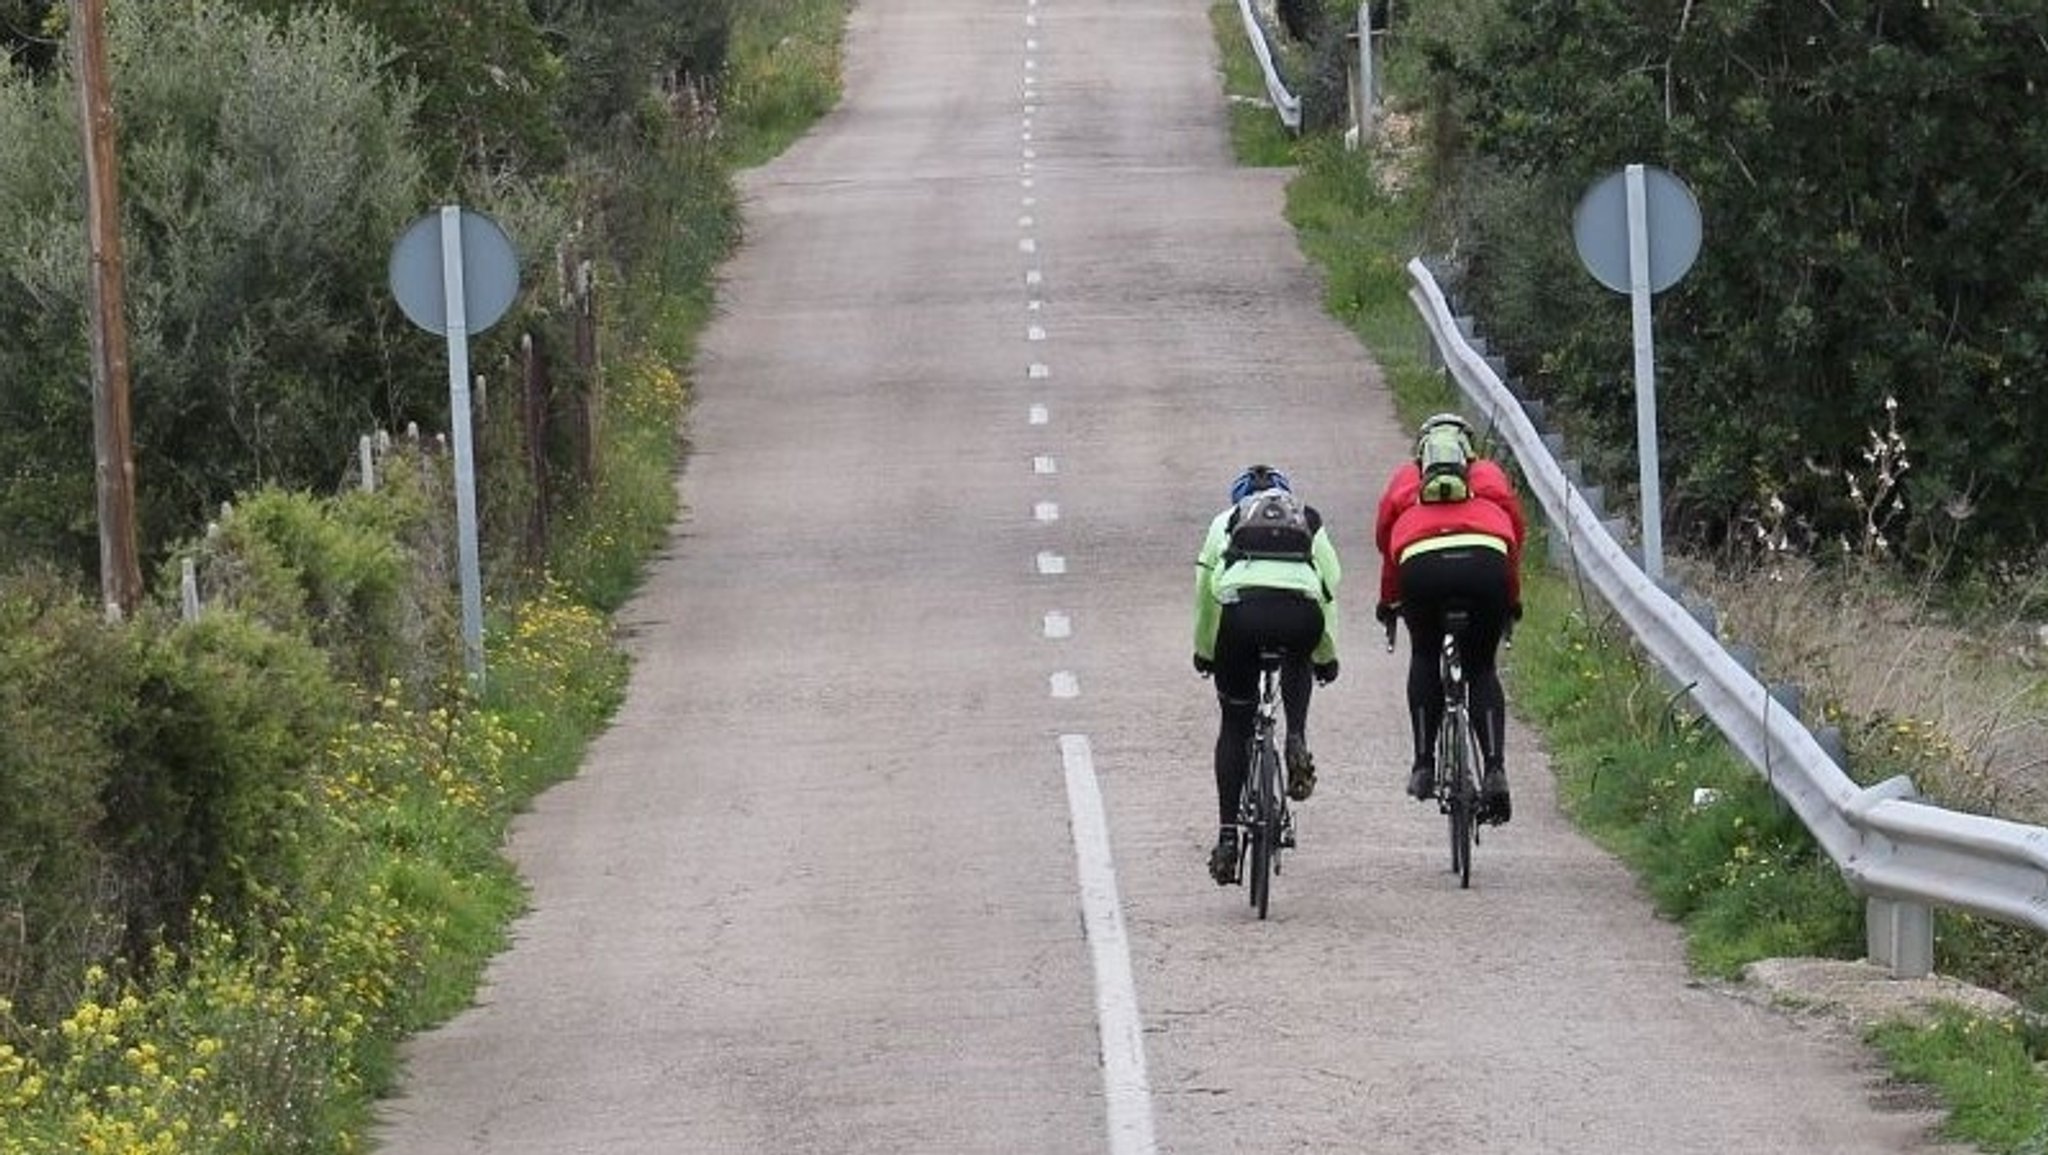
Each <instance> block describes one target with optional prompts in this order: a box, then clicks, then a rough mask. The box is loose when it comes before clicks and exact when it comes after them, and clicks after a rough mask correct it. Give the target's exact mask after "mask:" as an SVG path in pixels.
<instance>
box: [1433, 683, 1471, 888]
mask: <svg viewBox="0 0 2048 1155" xmlns="http://www.w3.org/2000/svg"><path fill="white" fill-rule="evenodd" d="M1438 745H1439V746H1440V747H1441V750H1440V753H1439V756H1438V761H1437V767H1438V771H1439V773H1441V774H1442V775H1443V779H1442V780H1443V783H1444V786H1443V789H1444V814H1445V815H1446V816H1448V818H1449V819H1450V823H1449V825H1450V833H1451V873H1453V874H1455V875H1457V876H1458V886H1459V888H1460V889H1470V888H1471V886H1472V844H1473V842H1474V841H1475V840H1476V839H1477V837H1478V824H1477V819H1478V815H1479V784H1478V782H1477V781H1476V780H1475V778H1474V775H1473V761H1472V747H1471V734H1470V729H1469V723H1468V721H1467V720H1466V717H1465V715H1464V713H1463V712H1462V711H1459V710H1448V711H1445V714H1444V721H1443V731H1442V740H1441V741H1440V742H1439V743H1438Z"/></svg>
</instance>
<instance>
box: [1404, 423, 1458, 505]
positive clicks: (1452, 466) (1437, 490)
mask: <svg viewBox="0 0 2048 1155" xmlns="http://www.w3.org/2000/svg"><path fill="white" fill-rule="evenodd" d="M1465 445H1466V443H1465V434H1464V431H1463V430H1460V429H1459V428H1458V427H1457V426H1455V425H1439V426H1436V427H1434V428H1432V429H1431V430H1430V431H1429V432H1428V433H1426V434H1424V435H1423V437H1422V440H1421V442H1419V443H1418V444H1417V445H1416V447H1415V463H1416V464H1417V465H1418V466H1420V467H1421V468H1422V494H1421V500H1422V501H1424V502H1426V503H1429V504H1435V503H1437V502H1446V501H1463V500H1465V499H1466V498H1468V497H1470V496H1472V486H1471V484H1470V483H1469V482H1468V480H1467V479H1466V471H1467V469H1468V468H1469V466H1470V465H1471V460H1470V458H1468V457H1467V456H1466V453H1465Z"/></svg>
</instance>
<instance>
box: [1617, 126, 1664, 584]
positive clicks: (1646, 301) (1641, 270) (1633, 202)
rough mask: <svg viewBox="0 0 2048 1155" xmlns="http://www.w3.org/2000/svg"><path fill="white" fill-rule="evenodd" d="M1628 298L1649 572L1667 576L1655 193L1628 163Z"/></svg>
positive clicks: (1645, 567) (1639, 171)
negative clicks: (1653, 331) (1654, 277)
mask: <svg viewBox="0 0 2048 1155" xmlns="http://www.w3.org/2000/svg"><path fill="white" fill-rule="evenodd" d="M1627 173H1628V175H1627V177H1626V181H1627V186H1628V299H1629V315H1630V319H1631V322H1632V324H1633V327H1634V330H1635V346H1636V462H1637V469H1638V471H1639V473H1640V476H1641V479H1642V490H1643V514H1642V516H1643V573H1644V574H1646V575H1648V576H1649V578H1650V580H1652V581H1656V580H1659V579H1661V578H1662V577H1663V576H1664V494H1663V488H1662V486H1661V484H1660V483H1659V481H1658V476H1659V472H1660V467H1659V461H1658V455H1657V358H1656V356H1655V353H1654V348H1653V345H1652V342H1651V337H1650V227H1649V217H1650V210H1649V196H1648V194H1647V193H1646V192H1645V191H1644V187H1643V166H1642V165H1639V164H1632V165H1629V166H1628V169H1627Z"/></svg>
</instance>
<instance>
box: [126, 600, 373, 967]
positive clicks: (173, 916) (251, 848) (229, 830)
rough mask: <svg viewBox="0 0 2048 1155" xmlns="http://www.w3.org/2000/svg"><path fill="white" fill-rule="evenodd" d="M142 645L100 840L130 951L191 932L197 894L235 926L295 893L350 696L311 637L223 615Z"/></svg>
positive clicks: (141, 630) (145, 628) (152, 635)
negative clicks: (319, 783)
mask: <svg viewBox="0 0 2048 1155" xmlns="http://www.w3.org/2000/svg"><path fill="white" fill-rule="evenodd" d="M135 632H136V633H137V634H138V635H139V636H140V639H141V641H142V643H143V644H142V648H141V653H140V654H139V658H140V664H139V669H138V671H137V673H138V678H137V684H136V686H135V699H134V703H133V707H132V712H131V713H130V714H129V716H128V717H127V719H126V725H125V726H124V727H123V728H122V730H121V732H119V733H118V734H117V735H116V739H117V741H118V742H119V748H120V749H121V751H122V754H121V757H120V758H119V760H118V761H117V762H116V763H115V765H114V767H113V768H112V770H111V772H110V773H109V775H108V777H107V781H106V786H105V788H104V790H103V792H102V799H103V804H104V808H105V815H104V819H103V822H102V833H101V837H102V838H103V839H104V842H105V851H106V853H107V854H108V855H109V857H110V860H111V863H112V865H113V867H114V869H115V871H116V875H117V877H119V878H120V879H121V880H122V881H123V893H124V896H125V897H124V901H123V903H122V907H123V910H122V913H123V915H124V917H125V920H126V924H127V925H126V934H125V936H124V947H125V952H124V953H125V954H126V955H127V957H129V958H138V959H139V958H144V957H147V950H148V947H149V945H150V944H151V943H152V942H153V941H155V940H156V939H157V938H158V937H159V936H162V935H166V934H168V935H170V936H172V937H174V938H182V937H183V932H184V929H185V927H184V922H185V918H186V915H187V913H188V912H189V911H191V910H192V909H193V907H194V905H195V904H196V903H197V902H198V900H199V898H200V896H202V895H206V896H210V897H211V898H212V899H213V901H214V903H215V906H216V909H217V910H218V911H219V912H220V913H221V916H222V917H224V918H226V919H227V920H229V921H231V922H238V921H240V920H241V919H242V918H244V917H245V916H247V915H249V914H251V913H253V912H254V911H255V910H257V909H258V908H259V907H261V906H262V905H263V904H265V903H269V902H277V901H282V900H286V899H289V898H292V897H296V895H295V890H296V883H297V880H299V879H301V878H303V877H304V876H305V875H306V874H307V872H308V864H307V863H306V862H305V861H304V859H303V857H302V856H303V855H304V853H305V851H306V847H307V840H308V837H309V835H308V823H309V822H310V820H311V812H312V810H311V808H312V804H313V800H312V797H311V795H312V790H311V785H312V782H313V780H314V778H313V775H314V773H315V770H316V768H317V767H318V766H319V764H320V761H321V759H322V758H323V757H324V756H325V755H326V753H327V749H328V746H329V743H331V742H332V740H333V738H334V736H335V734H336V733H338V731H339V727H340V723H341V721H342V719H343V717H344V711H345V706H346V702H347V699H346V697H345V696H344V694H343V691H342V689H341V687H340V685H339V684H338V683H337V682H336V681H335V680H334V678H333V676H332V675H331V674H330V673H329V671H328V666H327V659H326V656H325V655H324V654H322V653H321V652H320V650H318V649H317V648H315V647H314V646H312V645H310V644H309V643H308V642H307V641H306V640H305V639H304V638H303V637H300V636H295V635H291V634H286V633H281V632H279V631H277V630H275V629H272V628H270V627H268V626H265V625H262V624H260V623H257V622H254V621H251V620H249V619H247V618H243V617H241V616H239V615H236V614H233V613H228V612H223V611H218V610H217V611H215V612H212V613H209V614H207V615H206V616H204V617H203V618H201V619H200V620H199V621H197V622H194V623H191V624H183V625H176V626H172V627H169V628H168V629H165V630H163V631H162V632H161V633H157V632H154V631H153V630H152V629H151V627H150V626H149V625H148V624H147V623H143V624H140V625H138V626H137V627H135Z"/></svg>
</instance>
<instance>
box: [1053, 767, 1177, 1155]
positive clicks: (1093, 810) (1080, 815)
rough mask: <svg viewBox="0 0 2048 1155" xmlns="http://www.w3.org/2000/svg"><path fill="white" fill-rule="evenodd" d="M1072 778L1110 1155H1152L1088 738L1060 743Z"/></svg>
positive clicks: (1123, 940) (1132, 996)
mask: <svg viewBox="0 0 2048 1155" xmlns="http://www.w3.org/2000/svg"><path fill="white" fill-rule="evenodd" d="M1060 761H1061V762H1062V763H1063V764H1064V765H1065V768H1066V773H1067V810H1068V813H1069V815H1070V816H1071V818H1072V821H1073V827H1074V864H1075V869H1076V871H1077V873H1078V875H1079V879H1080V884H1081V925H1082V928H1083V930H1084V932H1085V933H1086V935H1087V937H1088V953H1089V955H1090V956H1091V957H1092V958H1093V960H1094V963H1095V1019H1096V1027H1097V1029H1098V1030H1099V1031H1100V1032H1101V1037H1102V1090H1103V1098H1104V1100H1105V1106H1106V1107H1107V1109H1108V1113H1109V1150H1110V1155H1152V1153H1153V1152H1156V1151H1157V1150H1158V1149H1159V1146H1158V1140H1157V1139H1155V1138H1154V1137H1153V1134H1152V1088H1151V1085H1150V1083H1149V1082H1148V1081H1147V1079H1146V1076H1145V1035H1144V1029H1143V1024H1142V1023H1141V1022H1140V1020H1139V1017H1138V993H1137V984H1136V983H1135V982H1133V981H1132V979H1131V949H1130V942H1129V940H1128V938H1127V937H1126V936H1125V933H1124V916H1123V907H1122V902H1121V900H1120V899H1119V898H1118V897H1117V887H1116V867H1115V865H1114V864H1113V863H1112V862H1111V860H1110V853H1109V821H1108V819H1107V817H1106V816H1105V815H1104V812H1103V807H1102V784H1101V782H1100V781H1099V780H1098V779H1097V778H1096V775H1095V755H1094V752H1093V751H1092V750H1091V749H1090V747H1089V745H1088V738H1087V736H1086V735H1082V734H1062V735H1060Z"/></svg>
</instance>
